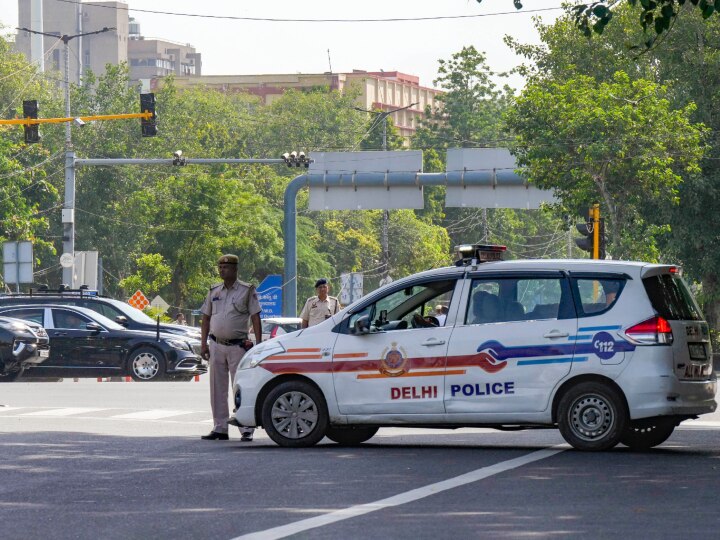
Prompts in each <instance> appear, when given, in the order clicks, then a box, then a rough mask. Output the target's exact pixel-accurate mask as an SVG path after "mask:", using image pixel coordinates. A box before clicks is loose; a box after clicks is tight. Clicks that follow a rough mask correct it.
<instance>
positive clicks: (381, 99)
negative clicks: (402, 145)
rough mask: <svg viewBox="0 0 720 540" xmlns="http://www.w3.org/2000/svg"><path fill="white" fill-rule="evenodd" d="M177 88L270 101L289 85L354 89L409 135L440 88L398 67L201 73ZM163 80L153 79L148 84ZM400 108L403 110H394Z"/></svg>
mask: <svg viewBox="0 0 720 540" xmlns="http://www.w3.org/2000/svg"><path fill="white" fill-rule="evenodd" d="M175 83H176V85H177V86H178V87H180V88H183V87H184V88H190V87H198V86H200V87H204V88H208V89H214V90H218V91H221V92H248V93H250V94H253V95H256V96H258V97H259V98H260V99H261V101H262V103H263V104H265V105H269V104H270V103H272V102H273V101H274V100H275V99H277V98H278V97H280V96H281V95H282V94H283V92H285V91H286V90H288V89H302V90H307V89H312V88H328V89H330V90H339V91H341V92H345V91H348V90H349V89H351V88H353V89H357V91H358V97H357V100H356V103H357V105H358V107H359V108H362V109H365V110H382V111H395V112H392V113H391V114H390V116H391V117H392V119H393V122H394V124H395V126H396V127H397V128H398V130H399V131H400V134H401V135H402V136H403V137H405V138H406V139H409V138H410V137H411V136H412V135H413V134H414V133H415V130H416V129H417V127H418V123H419V120H421V119H422V118H424V116H425V108H426V107H427V106H430V107H431V108H432V109H435V108H436V107H437V105H438V103H437V96H438V95H440V94H441V93H442V92H441V91H440V90H436V89H434V88H428V87H425V86H421V85H420V79H419V77H416V76H414V75H408V74H406V73H401V72H399V71H361V70H353V71H352V72H349V73H308V74H303V73H294V74H267V75H203V76H202V77H176V78H175ZM160 84H162V79H156V80H155V81H153V83H152V85H151V87H157V86H158V85H160ZM396 109H402V110H396Z"/></svg>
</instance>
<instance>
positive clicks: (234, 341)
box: [210, 334, 247, 347]
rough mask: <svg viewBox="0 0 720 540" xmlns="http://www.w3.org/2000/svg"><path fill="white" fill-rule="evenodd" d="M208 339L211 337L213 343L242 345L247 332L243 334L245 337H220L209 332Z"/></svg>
mask: <svg viewBox="0 0 720 540" xmlns="http://www.w3.org/2000/svg"><path fill="white" fill-rule="evenodd" d="M210 339H212V340H213V341H214V342H215V343H219V344H220V345H225V346H226V347H227V346H232V345H243V344H244V343H245V340H246V339H247V334H245V337H241V338H237V339H220V338H216V337H215V336H213V335H212V334H210Z"/></svg>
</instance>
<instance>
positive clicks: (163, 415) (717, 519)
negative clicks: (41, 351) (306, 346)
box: [0, 377, 720, 540]
mask: <svg viewBox="0 0 720 540" xmlns="http://www.w3.org/2000/svg"><path fill="white" fill-rule="evenodd" d="M208 392H209V389H208V382H207V377H203V378H202V380H201V381H200V382H189V383H149V384H141V383H129V382H113V383H109V382H102V383H98V382H96V381H94V380H83V381H80V382H77V383H74V382H71V381H66V382H62V383H12V384H4V385H2V386H0V405H4V406H3V407H0V448H1V449H2V453H1V454H0V538H2V539H3V540H13V539H23V540H25V539H28V538H43V539H45V538H47V539H55V538H58V539H65V538H68V539H69V538H73V539H86V538H87V539H90V538H92V539H97V538H103V539H105V538H107V539H115V538H117V539H135V538H137V539H141V538H142V539H144V538H154V539H164V538H172V539H185V538H188V539H189V538H217V539H234V538H283V537H286V536H289V535H292V536H293V538H333V539H334V538H343V539H346V538H408V539H410V538H412V539H416V538H463V537H474V538H518V537H533V538H553V539H554V538H563V539H564V538H617V537H623V536H625V537H628V538H653V539H662V538H678V537H683V538H712V537H718V536H719V535H720V530H719V529H720V503H719V502H718V493H717V489H718V486H720V445H719V444H718V443H719V442H720V413H716V414H713V415H707V416H704V417H702V418H701V420H700V421H694V422H688V423H686V424H683V425H682V426H681V427H680V428H679V429H677V430H676V432H675V433H674V434H673V436H672V437H671V438H670V439H669V440H668V441H667V442H666V443H665V444H663V445H662V446H660V447H658V448H657V449H655V450H652V451H649V452H645V453H633V452H630V451H628V450H627V449H626V448H624V447H622V446H618V447H617V448H616V449H614V450H612V451H610V452H605V453H581V452H576V451H574V450H571V449H569V448H568V446H567V445H565V444H564V442H563V440H562V438H561V437H560V434H559V433H558V432H557V431H555V430H538V431H524V432H512V433H501V432H496V431H493V430H483V429H462V430H456V431H443V430H421V429H408V430H402V429H383V430H381V431H380V432H379V433H378V435H377V436H376V437H374V438H373V439H371V440H370V441H369V442H368V443H366V444H364V445H362V446H361V447H359V448H351V449H348V448H341V447H339V446H337V445H335V444H333V443H331V442H329V441H327V440H324V441H323V442H322V443H321V444H320V445H318V446H317V447H314V448H310V449H304V450H289V449H282V448H279V447H277V446H276V445H275V444H274V443H273V442H272V441H270V440H269V439H268V438H267V437H266V436H265V435H264V433H263V432H262V431H260V432H258V435H257V436H256V439H255V441H254V442H252V443H242V442H240V441H239V433H238V432H237V431H234V432H231V437H232V439H231V440H230V441H228V442H224V441H201V440H200V438H199V437H200V435H202V434H204V433H207V432H208V431H209V430H210V427H211V422H210V413H209V403H208V402H209V398H208Z"/></svg>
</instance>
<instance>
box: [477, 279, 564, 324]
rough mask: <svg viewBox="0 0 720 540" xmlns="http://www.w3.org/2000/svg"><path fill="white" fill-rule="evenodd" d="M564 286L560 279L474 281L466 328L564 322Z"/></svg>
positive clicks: (562, 280)
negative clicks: (559, 320)
mask: <svg viewBox="0 0 720 540" xmlns="http://www.w3.org/2000/svg"><path fill="white" fill-rule="evenodd" d="M563 282H564V279H563V278H560V277H557V278H555V277H552V278H541V277H537V278H536V277H527V278H524V277H523V278H490V279H487V278H482V279H473V281H472V286H471V287H472V288H471V290H470V295H469V298H468V307H467V310H466V313H465V324H487V323H496V322H512V321H524V320H536V319H557V318H566V317H564V316H561V306H562V305H563ZM565 296H569V295H565ZM564 311H567V310H564ZM570 311H572V308H571V309H570Z"/></svg>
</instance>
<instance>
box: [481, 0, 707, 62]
mask: <svg viewBox="0 0 720 540" xmlns="http://www.w3.org/2000/svg"><path fill="white" fill-rule="evenodd" d="M476 1H477V2H478V3H480V2H482V0H476ZM513 3H514V4H515V8H516V9H522V3H521V2H519V1H518V0H513ZM623 3H624V2H623V0H597V1H594V2H588V3H584V4H575V5H573V6H568V8H567V9H568V10H569V11H570V13H571V14H572V19H573V22H574V24H575V26H576V27H577V29H578V30H580V32H581V33H582V35H583V36H585V37H587V38H590V37H592V35H593V34H597V35H601V34H603V33H604V32H605V29H606V27H607V26H608V24H609V23H610V21H611V20H612V19H613V17H614V15H615V12H616V9H618V8H621V7H622V5H623ZM627 4H628V5H629V6H630V7H631V8H632V10H633V13H634V14H635V16H636V22H635V25H636V26H637V27H639V28H641V29H642V31H643V33H644V36H645V37H644V39H643V41H642V42H636V44H635V45H633V48H635V49H637V48H641V47H642V48H645V49H648V50H649V49H651V48H653V47H654V46H655V45H656V44H657V43H658V37H659V36H660V35H661V34H663V33H665V32H669V31H670V29H671V28H672V27H673V26H674V25H675V24H676V22H677V21H678V19H679V18H680V15H681V14H682V13H683V11H684V14H687V13H689V12H690V11H691V10H695V11H694V12H695V13H699V14H700V15H701V16H702V18H703V19H708V18H710V17H711V16H712V15H714V14H717V13H719V12H720V2H718V1H717V0H690V2H687V1H686V0H627ZM637 11H639V12H640V13H639V16H638V14H637ZM648 30H650V32H648ZM640 43H641V44H640Z"/></svg>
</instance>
